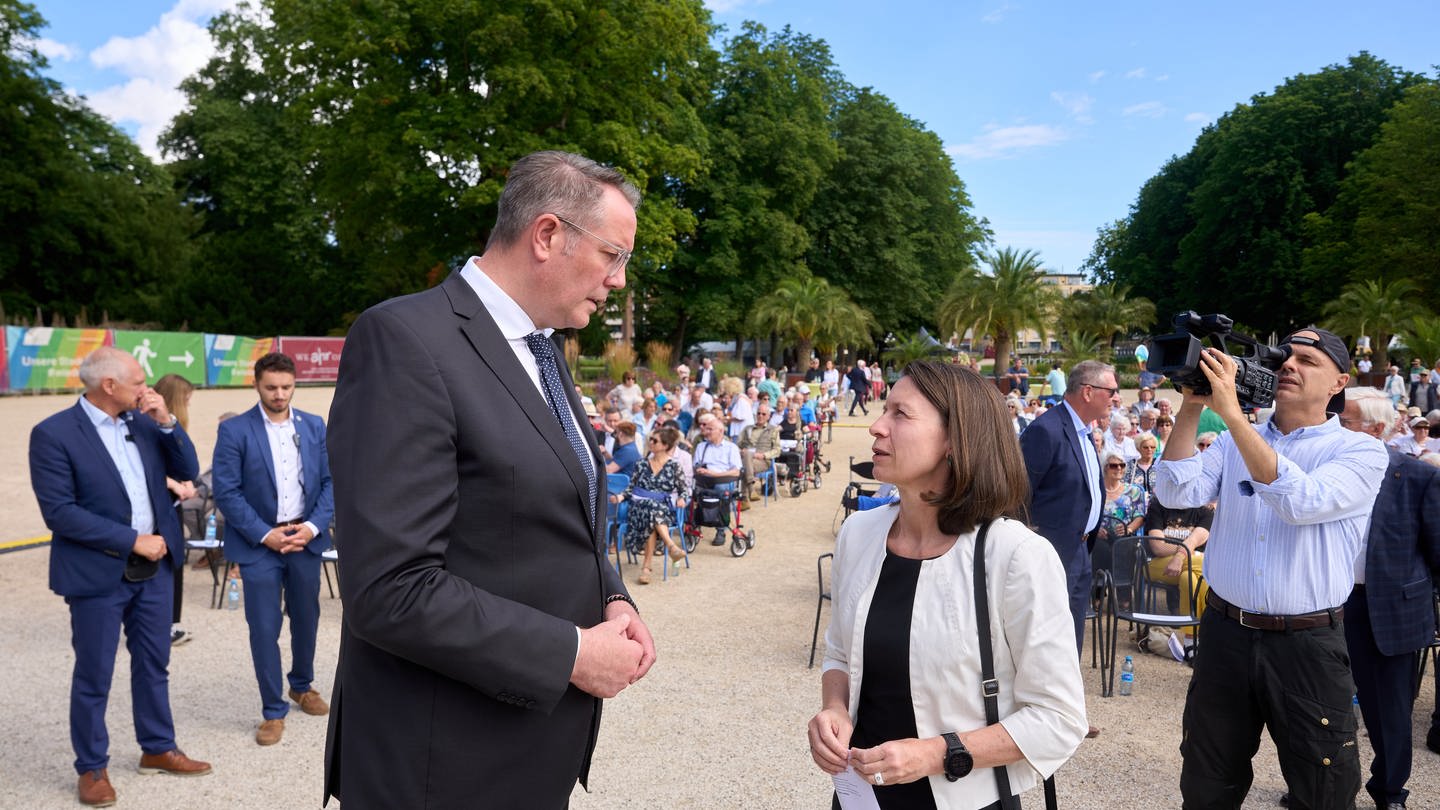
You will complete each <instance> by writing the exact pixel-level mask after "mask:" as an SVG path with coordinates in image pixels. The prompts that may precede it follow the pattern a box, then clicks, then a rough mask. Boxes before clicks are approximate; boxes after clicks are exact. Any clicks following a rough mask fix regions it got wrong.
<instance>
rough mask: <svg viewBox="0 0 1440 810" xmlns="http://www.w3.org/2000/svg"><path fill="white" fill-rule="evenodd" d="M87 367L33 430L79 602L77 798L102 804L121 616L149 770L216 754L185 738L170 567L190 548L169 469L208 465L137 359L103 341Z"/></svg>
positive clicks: (56, 554) (59, 544)
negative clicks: (186, 748) (193, 750)
mask: <svg viewBox="0 0 1440 810" xmlns="http://www.w3.org/2000/svg"><path fill="white" fill-rule="evenodd" d="M79 372H80V380H81V381H82V382H83V383H84V384H85V393H84V395H83V396H81V397H80V401H79V402H78V403H76V405H75V407H73V408H68V409H66V410H64V411H61V412H60V413H57V414H55V415H54V416H51V417H50V418H48V419H46V420H45V421H43V422H41V423H40V424H38V425H36V426H35V429H34V430H33V431H31V433H30V483H31V485H32V486H33V487H34V489H35V498H36V500H38V501H39V502H40V513H41V515H42V516H43V517H44V518H45V525H46V526H48V527H49V528H50V531H51V532H52V537H51V543H50V589H51V590H53V591H55V593H57V594H59V595H61V596H63V597H65V603H66V604H67V605H69V606H70V632H71V645H72V646H73V647H74V649H75V670H74V672H73V674H72V675H71V680H70V743H71V745H72V746H73V747H74V749H75V771H76V773H78V774H79V775H80V778H79V784H78V793H79V798H80V801H81V803H83V804H88V805H93V806H101V807H103V806H106V805H110V804H114V803H115V790H114V788H113V787H112V786H111V784H110V778H109V773H108V768H107V766H108V765H109V761H110V752H109V748H110V736H109V733H108V731H107V730H106V728H105V706H106V703H107V701H108V699H109V696H110V682H111V678H112V676H113V674H114V671H115V653H116V648H117V647H118V646H119V642H120V628H121V626H122V625H123V626H124V628H125V638H126V648H127V649H128V650H129V651H130V690H131V693H132V696H133V700H134V716H135V738H136V740H137V741H138V742H139V743H140V750H141V757H140V773H142V774H151V773H157V772H160V771H165V772H167V773H174V774H177V775H182V776H198V775H201V774H207V773H210V765H209V764H207V763H204V762H198V761H196V760H192V759H190V758H189V757H187V756H185V754H183V753H182V752H181V751H180V750H179V748H177V747H176V745H175V724H174V721H173V720H172V718H171V714H170V675H169V672H168V670H167V668H168V667H169V665H170V613H171V609H172V607H173V604H172V602H173V588H174V577H173V576H172V571H171V566H172V565H182V564H183V561H184V558H185V547H184V539H183V538H182V536H181V532H180V521H179V519H178V518H177V517H176V516H175V508H174V504H173V502H172V501H171V498H170V494H169V492H168V491H167V490H166V489H165V477H166V476H167V475H168V476H169V477H171V478H173V479H175V480H177V481H190V480H192V479H194V478H195V477H196V476H197V475H198V474H199V472H200V469H199V468H200V465H199V462H198V461H196V458H195V446H194V445H193V444H191V443H190V437H188V436H186V435H185V430H184V429H183V428H181V427H180V426H179V420H177V419H175V418H174V416H172V415H171V414H170V412H169V410H167V409H166V407H165V400H164V398H163V397H161V396H160V394H158V393H156V392H155V391H154V390H153V389H151V388H150V387H149V386H147V385H146V384H145V372H144V371H142V370H141V368H140V364H139V363H137V362H136V361H135V358H133V357H131V356H130V355H128V354H126V353H125V352H123V351H120V350H119V349H115V348H110V347H106V348H100V349H96V350H95V351H94V352H91V353H90V355H89V356H87V357H86V358H85V359H84V361H82V362H81V364H80V369H79Z"/></svg>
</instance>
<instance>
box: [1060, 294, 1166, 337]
mask: <svg viewBox="0 0 1440 810" xmlns="http://www.w3.org/2000/svg"><path fill="white" fill-rule="evenodd" d="M1153 323H1155V304H1154V303H1152V302H1151V301H1150V299H1148V298H1145V297H1143V296H1136V297H1133V298H1132V297H1131V296H1130V287H1128V286H1126V285H1123V284H1099V285H1096V286H1095V287H1093V288H1091V289H1089V290H1081V291H1079V292H1076V293H1074V294H1072V295H1070V296H1069V297H1068V298H1066V299H1064V300H1063V301H1062V302H1061V304H1060V326H1061V329H1062V331H1066V332H1077V333H1079V332H1086V333H1089V334H1091V335H1098V336H1099V337H1100V339H1101V340H1104V341H1105V342H1106V344H1108V345H1109V346H1112V347H1113V346H1114V345H1115V340H1116V338H1118V337H1119V336H1120V335H1122V334H1129V333H1131V332H1133V331H1135V330H1140V331H1144V330H1147V329H1149V328H1150V326H1151V324H1153Z"/></svg>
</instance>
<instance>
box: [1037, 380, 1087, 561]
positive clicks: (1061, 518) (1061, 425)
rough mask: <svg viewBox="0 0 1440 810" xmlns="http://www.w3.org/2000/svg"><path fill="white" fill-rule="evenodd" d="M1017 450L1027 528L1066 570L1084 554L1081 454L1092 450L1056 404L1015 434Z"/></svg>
mask: <svg viewBox="0 0 1440 810" xmlns="http://www.w3.org/2000/svg"><path fill="white" fill-rule="evenodd" d="M1020 452H1021V454H1022V455H1023V456H1024V457H1025V471H1026V473H1027V474H1028V475H1029V476H1030V525H1031V526H1032V527H1034V529H1035V531H1036V532H1037V533H1039V534H1041V535H1043V536H1044V537H1045V539H1046V540H1049V541H1050V544H1051V545H1053V546H1055V550H1056V551H1057V552H1059V554H1060V559H1061V560H1062V561H1063V562H1065V563H1066V565H1067V567H1068V565H1069V563H1070V561H1071V560H1072V558H1073V557H1074V555H1075V554H1077V553H1079V554H1087V553H1088V552H1087V551H1086V549H1085V530H1086V529H1087V528H1089V527H1087V526H1086V525H1085V522H1086V518H1088V517H1089V516H1090V487H1089V485H1088V484H1087V483H1086V481H1085V467H1084V464H1085V461H1084V458H1083V457H1082V456H1081V455H1080V454H1081V453H1084V452H1090V453H1093V452H1095V449H1094V447H1093V446H1092V445H1090V444H1089V442H1088V441H1086V440H1085V439H1083V438H1081V437H1080V436H1078V435H1076V433H1075V426H1074V424H1072V423H1071V421H1070V412H1069V411H1068V410H1066V409H1065V408H1063V407H1061V406H1059V405H1057V406H1055V407H1053V408H1051V409H1049V410H1047V411H1046V412H1045V413H1042V414H1040V415H1039V416H1038V417H1036V418H1035V421H1033V422H1031V423H1030V425H1029V427H1027V428H1025V432H1024V433H1022V434H1020Z"/></svg>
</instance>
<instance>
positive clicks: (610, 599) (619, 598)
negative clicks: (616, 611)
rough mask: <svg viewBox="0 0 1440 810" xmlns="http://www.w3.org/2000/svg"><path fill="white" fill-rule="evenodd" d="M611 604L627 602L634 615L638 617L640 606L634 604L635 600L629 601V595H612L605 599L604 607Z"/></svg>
mask: <svg viewBox="0 0 1440 810" xmlns="http://www.w3.org/2000/svg"><path fill="white" fill-rule="evenodd" d="M611 602H628V603H630V607H631V608H632V609H633V610H634V611H635V615H636V616H639V615H640V606H639V605H637V604H635V600H634V599H631V598H630V595H629V594H624V593H612V594H610V595H609V596H607V597H605V605H606V606H607V607H608V606H609V605H610V603H611Z"/></svg>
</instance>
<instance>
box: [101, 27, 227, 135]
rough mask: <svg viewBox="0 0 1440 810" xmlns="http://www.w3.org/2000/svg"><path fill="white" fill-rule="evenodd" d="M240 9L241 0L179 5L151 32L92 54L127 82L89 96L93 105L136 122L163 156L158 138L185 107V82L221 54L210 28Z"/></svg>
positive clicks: (117, 117) (111, 43)
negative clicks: (226, 13)
mask: <svg viewBox="0 0 1440 810" xmlns="http://www.w3.org/2000/svg"><path fill="white" fill-rule="evenodd" d="M238 4H239V0H178V2H177V3H176V4H175V6H174V7H173V8H171V9H170V10H169V11H167V12H165V13H164V14H162V15H161V16H160V20H159V22H157V23H156V24H155V25H154V26H153V27H152V28H150V30H148V31H146V32H145V33H143V34H141V35H139V36H135V37H111V38H110V39H109V40H107V41H106V42H105V43H104V44H103V45H101V46H100V47H98V48H96V49H95V50H93V51H91V52H90V61H91V63H93V64H94V65H95V67H97V68H100V69H102V70H114V71H116V72H118V73H119V74H121V75H122V76H125V77H126V81H124V82H122V83H120V84H115V85H111V86H109V87H104V88H101V89H100V90H97V91H94V92H91V93H88V94H87V96H88V98H89V100H90V106H92V107H93V108H94V109H95V110H96V111H97V112H99V113H100V114H102V115H105V116H107V117H109V118H110V119H112V120H114V121H116V122H129V123H134V124H135V125H136V126H137V127H138V129H139V133H138V136H137V137H136V141H137V142H138V143H139V144H140V148H141V149H143V150H145V152H146V154H148V155H150V156H151V157H159V149H158V148H157V147H156V144H155V141H156V139H157V138H158V137H159V135H160V133H161V132H162V131H163V130H164V129H165V127H166V126H168V125H169V123H170V120H171V119H172V118H174V117H175V115H176V113H178V112H180V110H181V109H183V108H184V106H185V97H184V95H182V94H181V93H180V91H179V90H178V89H177V88H178V85H179V84H180V81H181V80H182V79H184V78H185V77H186V76H189V75H190V74H192V73H194V72H195V71H197V70H199V69H200V68H201V67H203V66H204V65H205V63H206V62H207V61H209V59H210V57H211V56H212V55H213V54H214V53H215V43H214V42H213V41H212V40H211V39H210V32H209V31H207V30H206V29H205V23H206V22H207V21H208V20H209V18H210V17H211V16H213V15H215V14H217V13H219V12H222V11H228V10H230V9H232V8H234V7H235V6H236V5H238Z"/></svg>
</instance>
